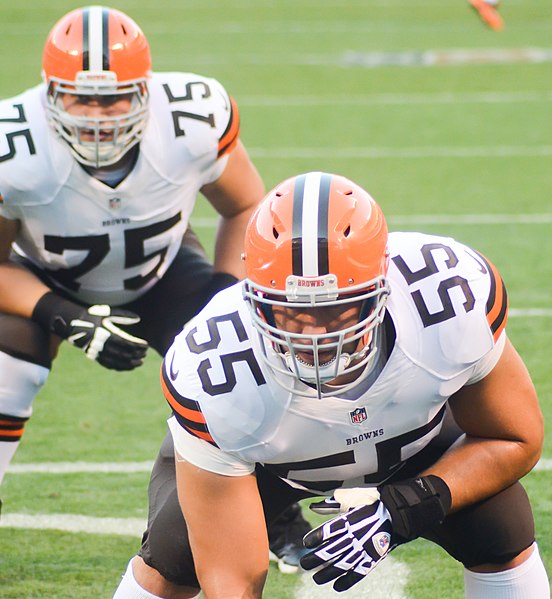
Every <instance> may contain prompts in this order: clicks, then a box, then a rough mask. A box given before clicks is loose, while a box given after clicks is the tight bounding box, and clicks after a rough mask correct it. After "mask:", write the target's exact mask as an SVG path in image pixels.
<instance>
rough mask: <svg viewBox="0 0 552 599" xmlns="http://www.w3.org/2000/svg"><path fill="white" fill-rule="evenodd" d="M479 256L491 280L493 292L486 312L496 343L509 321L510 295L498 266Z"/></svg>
mask: <svg viewBox="0 0 552 599" xmlns="http://www.w3.org/2000/svg"><path fill="white" fill-rule="evenodd" d="M479 256H481V258H482V259H483V260H484V262H485V265H486V266H487V268H488V270H489V277H490V279H491V290H490V292H489V299H488V301H487V306H486V311H487V322H488V323H489V327H490V329H491V332H492V333H493V338H494V340H495V341H496V340H497V339H498V338H499V337H500V334H501V333H502V331H503V330H504V327H505V326H506V322H507V321H508V294H507V293H506V287H505V286H504V282H503V280H502V277H501V276H500V273H499V272H498V269H497V268H496V266H495V265H494V264H493V263H492V262H490V261H489V260H487V258H485V256H483V255H482V254H479Z"/></svg>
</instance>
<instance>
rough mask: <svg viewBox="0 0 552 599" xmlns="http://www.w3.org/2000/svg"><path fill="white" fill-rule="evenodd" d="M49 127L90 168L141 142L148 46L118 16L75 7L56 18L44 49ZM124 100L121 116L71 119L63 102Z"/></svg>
mask: <svg viewBox="0 0 552 599" xmlns="http://www.w3.org/2000/svg"><path fill="white" fill-rule="evenodd" d="M42 74H43V78H44V81H45V82H46V84H47V94H48V95H47V105H46V111H47V116H48V120H49V122H50V124H51V125H52V126H53V127H54V129H55V131H56V132H57V133H58V135H59V136H60V137H61V138H62V139H63V140H64V141H66V142H67V143H68V144H69V147H70V149H71V152H72V154H73V155H74V157H75V158H76V159H77V160H78V161H79V162H80V163H81V164H84V165H88V166H92V167H95V168H99V167H103V166H108V165H111V164H115V163H116V162H118V161H119V160H120V159H121V158H122V157H123V156H124V155H125V154H126V152H128V150H129V149H130V148H132V147H133V146H134V145H136V144H137V143H138V142H139V141H140V139H141V138H142V135H143V132H144V128H145V125H146V121H147V114H148V85H147V81H148V79H149V77H150V74H151V56H150V49H149V44H148V42H147V40H146V37H145V36H144V34H143V32H142V30H141V29H140V27H138V25H137V24H136V23H135V22H134V21H133V20H132V19H131V18H130V17H128V16H127V15H125V14H124V13H122V12H120V11H118V10H115V9H112V8H106V7H103V6H90V7H86V8H78V9H76V10H73V11H71V12H70V13H68V14H66V15H65V16H64V17H62V18H61V19H60V20H59V21H58V22H57V23H56V25H54V27H53V28H52V30H51V31H50V34H49V35H48V38H47V40H46V44H45V46H44V53H43V64H42ZM68 96H69V97H73V98H77V99H79V100H80V101H85V100H86V99H87V98H88V99H94V98H96V99H99V100H101V102H102V103H103V104H109V102H115V101H116V100H117V99H118V98H119V99H120V98H126V99H128V100H130V102H129V103H128V106H129V110H128V111H126V112H124V114H110V111H109V110H108V111H106V114H103V115H101V116H90V115H75V114H71V113H69V112H68V111H67V110H66V107H65V103H64V99H65V100H66V99H67V97H68Z"/></svg>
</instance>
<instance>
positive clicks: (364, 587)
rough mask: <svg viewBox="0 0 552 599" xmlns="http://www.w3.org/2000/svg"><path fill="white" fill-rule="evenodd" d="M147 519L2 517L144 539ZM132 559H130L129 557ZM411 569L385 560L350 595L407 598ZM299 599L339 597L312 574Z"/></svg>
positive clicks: (25, 525) (20, 523) (14, 522)
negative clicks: (406, 587) (407, 585)
mask: <svg viewBox="0 0 552 599" xmlns="http://www.w3.org/2000/svg"><path fill="white" fill-rule="evenodd" d="M145 526H146V520H145V519H141V518H95V517H92V516H81V515H78V514H10V513H9V512H8V513H5V514H2V517H1V518H0V528H20V529H21V528H22V529H34V530H61V531H65V532H71V533H86V534H100V535H116V536H128V537H136V538H140V537H141V535H142V533H143V532H144V529H145ZM129 557H130V556H129ZM408 572H409V570H408V567H407V566H406V565H405V564H403V563H401V562H400V561H398V560H396V559H393V558H392V557H389V558H387V559H386V560H384V561H383V562H382V563H381V564H380V565H379V566H378V567H377V568H376V570H374V572H372V573H371V574H370V576H368V577H367V578H366V579H365V580H364V581H362V582H361V583H360V584H359V585H357V586H356V587H355V590H354V591H352V592H351V593H349V594H350V595H351V596H354V597H358V598H359V599H368V598H370V599H378V598H381V599H407V596H406V595H405V593H404V588H405V586H406V583H407V580H408ZM294 597H295V598H296V599H323V598H326V597H327V598H330V597H335V591H333V589H332V588H331V585H325V586H322V587H319V586H318V585H316V584H315V583H314V582H313V581H312V580H311V576H310V575H309V574H302V575H301V580H300V585H299V587H298V588H297V589H296V591H295V593H294Z"/></svg>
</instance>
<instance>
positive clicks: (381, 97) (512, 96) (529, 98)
mask: <svg viewBox="0 0 552 599" xmlns="http://www.w3.org/2000/svg"><path fill="white" fill-rule="evenodd" d="M551 100H552V93H551V92H546V91H506V92H471V93H470V92H458V93H454V92H434V93H410V94H393V93H387V94H385V93H384V94H350V95H349V94H344V95H340V96H326V95H323V94H319V95H304V96H294V95H289V96H260V95H259V96H241V97H238V101H239V102H238V103H239V105H240V106H241V107H244V106H250V107H262V108H264V107H266V106H286V107H290V106H299V107H301V106H306V107H309V108H310V107H313V106H374V105H383V106H403V105H408V106H412V105H413V104H416V105H424V104H426V105H435V104H518V103H528V102H545V103H546V102H550V101H551Z"/></svg>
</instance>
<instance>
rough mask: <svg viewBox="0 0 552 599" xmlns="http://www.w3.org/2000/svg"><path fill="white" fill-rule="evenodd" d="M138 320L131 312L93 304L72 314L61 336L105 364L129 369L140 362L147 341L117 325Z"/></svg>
mask: <svg viewBox="0 0 552 599" xmlns="http://www.w3.org/2000/svg"><path fill="white" fill-rule="evenodd" d="M138 322H140V317H139V316H137V315H136V314H134V313H132V312H128V311H126V310H119V309H118V308H111V307H110V306H107V305H100V304H97V305H94V306H90V308H88V309H87V310H86V309H83V311H82V312H81V314H79V315H78V317H76V318H72V319H71V320H70V321H69V322H68V323H67V325H66V326H67V330H66V331H65V333H66V334H65V335H64V337H65V338H66V339H67V341H69V343H72V344H73V345H75V346H76V347H80V348H81V349H82V350H84V352H85V353H86V355H87V356H88V357H89V358H90V359H91V360H96V361H97V362H99V363H100V364H101V365H102V366H105V367H106V368H111V369H112V370H132V369H133V368H136V367H137V366H140V365H142V364H143V362H144V358H145V355H146V351H147V349H148V343H147V341H145V340H144V339H140V337H135V336H134V335H131V334H130V333H127V332H126V331H124V330H123V329H122V328H120V327H121V326H125V325H132V324H136V323H138Z"/></svg>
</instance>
